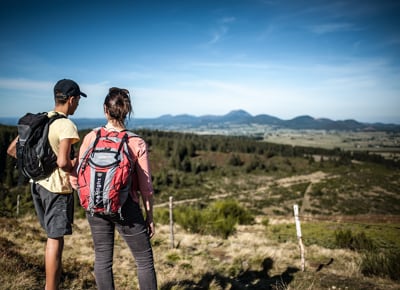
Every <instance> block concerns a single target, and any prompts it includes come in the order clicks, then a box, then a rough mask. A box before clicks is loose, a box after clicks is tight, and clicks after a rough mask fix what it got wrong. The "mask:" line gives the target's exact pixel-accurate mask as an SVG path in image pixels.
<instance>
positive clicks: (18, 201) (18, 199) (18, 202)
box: [17, 194, 21, 217]
mask: <svg viewBox="0 0 400 290" xmlns="http://www.w3.org/2000/svg"><path fill="white" fill-rule="evenodd" d="M20 197H21V196H20V195H19V194H18V195H17V217H18V216H19V204H20Z"/></svg>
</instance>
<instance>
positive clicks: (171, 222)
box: [169, 196, 175, 249]
mask: <svg viewBox="0 0 400 290" xmlns="http://www.w3.org/2000/svg"><path fill="white" fill-rule="evenodd" d="M169 232H170V239H171V249H173V248H175V245H174V220H173V211H172V196H170V197H169Z"/></svg>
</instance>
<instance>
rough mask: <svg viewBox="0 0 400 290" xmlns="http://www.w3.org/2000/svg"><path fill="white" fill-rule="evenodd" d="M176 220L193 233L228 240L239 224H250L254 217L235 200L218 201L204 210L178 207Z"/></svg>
mask: <svg viewBox="0 0 400 290" xmlns="http://www.w3.org/2000/svg"><path fill="white" fill-rule="evenodd" d="M174 220H175V221H176V223H178V224H179V225H181V226H182V227H183V228H184V229H185V230H187V231H189V232H192V233H199V234H209V235H214V236H219V237H222V238H224V239H226V238H228V237H229V236H230V235H232V234H233V233H234V232H235V227H236V225H237V224H250V223H252V222H253V221H254V218H253V216H252V215H251V214H250V213H249V212H248V211H247V210H245V209H244V208H243V207H241V206H240V205H239V204H238V203H237V202H236V201H234V200H226V201H216V202H213V203H211V204H210V205H209V206H208V207H206V208H204V209H199V208H196V207H187V206H186V207H178V208H176V209H175V210H174Z"/></svg>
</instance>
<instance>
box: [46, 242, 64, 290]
mask: <svg viewBox="0 0 400 290" xmlns="http://www.w3.org/2000/svg"><path fill="white" fill-rule="evenodd" d="M63 248H64V237H60V238H56V239H52V238H47V244H46V257H45V267H46V288H45V289H46V290H57V289H58V284H59V283H60V277H61V270H62V252H63Z"/></svg>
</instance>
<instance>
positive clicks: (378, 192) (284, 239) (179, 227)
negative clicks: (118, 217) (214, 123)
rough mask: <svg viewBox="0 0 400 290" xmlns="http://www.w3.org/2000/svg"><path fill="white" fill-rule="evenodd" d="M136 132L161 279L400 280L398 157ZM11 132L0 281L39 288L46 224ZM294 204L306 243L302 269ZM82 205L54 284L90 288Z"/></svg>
mask: <svg viewBox="0 0 400 290" xmlns="http://www.w3.org/2000/svg"><path fill="white" fill-rule="evenodd" d="M85 133H86V132H85V131H82V132H80V134H82V135H83V134H85ZM137 133H139V134H140V135H141V136H142V137H143V138H144V139H145V140H146V141H147V142H148V144H149V149H150V159H151V165H152V174H153V182H154V189H155V194H156V195H155V203H156V207H155V218H156V223H157V234H156V236H155V238H154V239H153V240H152V243H153V247H154V252H155V259H156V267H157V275H158V279H159V286H160V289H334V288H333V287H336V289H339V288H340V289H398V288H399V287H400V282H399V280H398V279H399V278H398V273H399V272H400V269H399V263H398V259H399V258H400V257H399V254H398V253H399V252H400V238H399V237H400V231H399V228H400V215H399V213H400V195H399V192H400V186H399V185H400V184H399V183H400V169H399V168H400V166H399V163H398V162H397V161H394V160H390V159H385V158H383V157H381V156H378V155H374V154H371V153H369V152H366V151H362V152H358V151H342V150H340V149H338V148H336V149H322V148H312V147H298V146H290V145H281V144H273V143H267V142H263V141H261V140H256V139H251V138H246V137H229V136H207V135H206V136H199V135H195V134H183V133H173V132H162V131H149V130H141V131H139V132H137ZM15 135H16V129H15V127H7V126H1V127H0V146H1V147H0V149H1V150H0V168H1V171H0V173H1V175H0V180H1V185H0V187H1V188H0V189H1V191H0V194H1V202H0V209H1V211H0V212H1V215H2V216H3V217H2V218H1V219H0V232H1V238H0V265H2V266H1V267H3V269H2V270H3V271H2V273H4V275H2V276H1V278H0V285H2V286H0V288H1V287H3V289H41V288H42V286H43V285H42V284H43V280H44V279H43V275H44V273H43V243H44V241H45V235H44V234H43V232H42V231H41V229H40V227H39V225H38V223H37V221H36V218H35V216H34V210H33V206H32V203H31V201H30V193H29V187H28V185H27V183H26V181H21V180H19V175H18V172H17V171H16V170H15V168H14V161H13V160H12V159H11V158H9V157H7V156H6V154H5V151H6V147H7V146H8V144H9V142H10V141H11V140H12V138H13V137H14V136H15ZM18 181H20V185H18ZM21 182H22V183H21ZM170 196H172V197H173V200H174V220H175V225H174V231H175V243H174V247H173V248H172V247H171V241H170V232H169V220H168V216H169V215H168V201H169V198H170ZM17 204H18V205H19V206H18V208H17ZM294 204H298V205H299V207H300V219H301V221H302V229H303V242H304V244H305V247H306V268H305V271H304V272H302V271H301V270H300V252H299V248H298V244H297V238H296V230H295V226H294V220H293V213H292V212H293V205H294ZM17 210H18V211H17ZM17 212H18V216H16V215H17ZM82 216H83V212H82V210H81V209H80V208H79V206H78V205H77V206H76V222H75V226H74V234H73V235H72V236H71V237H67V238H66V248H65V257H64V273H63V289H95V285H94V278H93V273H92V272H93V265H92V262H93V250H92V245H91V237H90V234H89V230H88V225H87V222H86V220H84V219H83V218H82ZM116 242H117V246H116V253H115V260H116V262H115V271H116V283H117V286H118V289H135V287H137V286H135V285H136V274H135V273H134V271H133V265H134V262H133V258H131V257H130V254H129V252H128V251H129V250H128V249H127V248H126V247H125V245H124V243H123V241H122V240H121V238H120V237H118V238H117V241H116Z"/></svg>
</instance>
